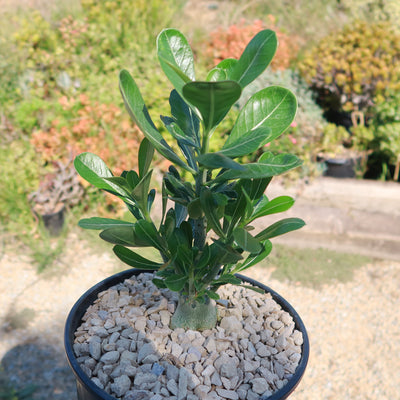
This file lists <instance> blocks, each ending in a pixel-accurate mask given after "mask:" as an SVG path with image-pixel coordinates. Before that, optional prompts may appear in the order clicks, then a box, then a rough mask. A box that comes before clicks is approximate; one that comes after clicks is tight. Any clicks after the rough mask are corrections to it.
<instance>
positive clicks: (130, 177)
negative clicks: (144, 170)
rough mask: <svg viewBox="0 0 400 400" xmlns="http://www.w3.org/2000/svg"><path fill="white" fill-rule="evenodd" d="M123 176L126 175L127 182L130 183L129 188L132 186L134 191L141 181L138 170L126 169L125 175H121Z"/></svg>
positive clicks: (131, 188)
mask: <svg viewBox="0 0 400 400" xmlns="http://www.w3.org/2000/svg"><path fill="white" fill-rule="evenodd" d="M121 176H124V177H125V179H126V182H127V184H128V185H129V188H130V190H131V191H132V190H133V189H134V188H135V187H136V185H137V184H138V183H139V182H140V178H139V175H138V174H137V172H136V171H133V170H131V171H126V173H123V175H121Z"/></svg>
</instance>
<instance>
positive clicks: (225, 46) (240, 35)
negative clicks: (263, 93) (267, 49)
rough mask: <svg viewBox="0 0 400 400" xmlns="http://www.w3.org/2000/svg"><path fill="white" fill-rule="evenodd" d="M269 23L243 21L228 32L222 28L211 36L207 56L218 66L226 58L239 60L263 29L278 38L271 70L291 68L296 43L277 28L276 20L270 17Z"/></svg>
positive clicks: (295, 53) (295, 52)
mask: <svg viewBox="0 0 400 400" xmlns="http://www.w3.org/2000/svg"><path fill="white" fill-rule="evenodd" d="M268 19H269V22H268V23H267V24H266V23H265V22H264V21H261V20H259V19H258V20H255V21H253V22H252V23H249V22H248V21H246V20H244V19H242V20H241V21H240V22H239V23H238V24H237V25H231V26H230V27H229V28H228V29H227V30H224V29H222V28H220V29H218V30H216V31H214V32H212V33H211V34H210V37H211V38H210V41H209V42H208V43H207V55H208V56H209V57H210V58H212V60H213V62H214V64H215V65H216V64H218V63H219V62H220V61H222V60H223V59H225V58H236V59H238V58H239V57H240V55H241V54H242V52H243V50H244V49H245V47H246V45H247V43H248V42H249V41H250V40H251V38H252V37H253V36H254V35H256V34H257V33H258V32H260V31H261V30H263V29H267V28H268V29H271V30H273V31H275V32H276V34H277V36H278V41H279V46H278V50H277V52H276V55H275V57H274V59H273V61H272V63H271V69H272V70H274V71H276V70H284V69H287V68H289V66H290V63H291V61H292V60H293V59H294V58H295V57H296V55H297V49H298V46H297V45H296V41H295V40H294V39H293V38H292V37H289V36H288V35H286V34H285V33H283V32H281V31H279V29H277V28H276V26H275V18H274V17H273V16H272V15H268Z"/></svg>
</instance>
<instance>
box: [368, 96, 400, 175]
mask: <svg viewBox="0 0 400 400" xmlns="http://www.w3.org/2000/svg"><path fill="white" fill-rule="evenodd" d="M371 125H372V126H373V127H374V129H375V132H376V133H375V135H376V137H377V139H378V141H379V150H380V151H381V152H383V153H384V157H383V159H384V160H386V162H387V164H388V165H387V169H388V170H390V168H389V166H390V165H395V171H394V173H393V178H394V179H395V180H398V178H399V164H400V93H399V92H392V93H390V94H389V95H388V97H387V98H386V99H385V101H381V102H380V103H379V104H377V105H376V107H375V108H374V117H373V119H372V121H371Z"/></svg>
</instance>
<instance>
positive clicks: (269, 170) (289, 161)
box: [215, 153, 302, 182]
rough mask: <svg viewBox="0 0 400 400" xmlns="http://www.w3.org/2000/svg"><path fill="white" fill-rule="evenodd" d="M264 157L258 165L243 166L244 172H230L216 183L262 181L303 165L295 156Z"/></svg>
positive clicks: (217, 179) (220, 177)
mask: <svg viewBox="0 0 400 400" xmlns="http://www.w3.org/2000/svg"><path fill="white" fill-rule="evenodd" d="M264 154H267V155H268V156H266V157H264V158H263V159H262V160H261V161H259V162H257V163H250V164H245V165H243V167H244V170H240V171H237V170H230V171H227V172H224V173H223V174H222V175H220V176H218V177H217V178H215V181H217V182H218V181H224V180H231V179H261V178H268V177H272V176H276V175H280V174H283V173H285V172H287V171H290V170H291V169H293V168H296V167H298V166H300V165H301V164H302V161H301V160H300V159H299V158H297V157H296V156H295V155H293V154H278V155H276V156H275V155H273V154H272V153H264Z"/></svg>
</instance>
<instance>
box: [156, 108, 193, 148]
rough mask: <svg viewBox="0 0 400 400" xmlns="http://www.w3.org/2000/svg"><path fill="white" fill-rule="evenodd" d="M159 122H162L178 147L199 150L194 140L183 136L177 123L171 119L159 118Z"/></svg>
mask: <svg viewBox="0 0 400 400" xmlns="http://www.w3.org/2000/svg"><path fill="white" fill-rule="evenodd" d="M161 121H162V122H163V124H164V126H165V127H166V128H167V130H168V132H169V133H170V134H171V136H172V137H173V138H174V139H175V140H176V141H177V142H178V143H179V144H180V145H182V144H184V145H186V146H191V147H195V148H199V144H198V143H197V142H196V141H195V139H193V138H192V137H190V136H187V135H185V133H184V132H183V130H182V129H181V127H180V126H179V125H178V124H177V122H176V121H175V120H174V119H173V118H170V117H163V116H161Z"/></svg>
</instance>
